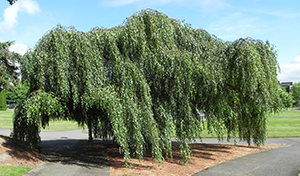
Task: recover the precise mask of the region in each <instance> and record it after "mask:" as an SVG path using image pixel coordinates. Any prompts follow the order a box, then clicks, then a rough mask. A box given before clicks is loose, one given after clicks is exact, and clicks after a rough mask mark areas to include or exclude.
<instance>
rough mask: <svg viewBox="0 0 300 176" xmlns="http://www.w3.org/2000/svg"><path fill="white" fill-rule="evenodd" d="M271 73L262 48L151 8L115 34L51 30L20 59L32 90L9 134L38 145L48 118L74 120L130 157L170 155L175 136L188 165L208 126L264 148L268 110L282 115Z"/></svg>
mask: <svg viewBox="0 0 300 176" xmlns="http://www.w3.org/2000/svg"><path fill="white" fill-rule="evenodd" d="M276 68H277V62H276V52H275V51H274V49H273V47H272V46H271V45H270V44H269V43H268V42H267V43H264V42H261V41H259V40H254V39H250V38H246V39H238V40H236V41H234V42H224V41H222V40H220V39H218V38H217V37H215V36H212V35H210V34H209V33H207V32H206V31H205V30H195V29H193V28H191V26H190V25H188V24H186V23H184V22H182V21H179V20H175V19H170V18H168V17H167V16H166V15H164V14H162V13H159V12H157V11H155V10H150V9H148V10H141V11H139V12H137V13H135V14H134V15H132V16H131V17H130V18H127V19H126V20H125V22H124V23H123V24H122V25H121V26H117V27H115V28H111V29H103V28H94V29H92V30H91V31H89V32H86V33H83V32H79V31H77V30H76V29H75V28H65V27H63V26H57V27H56V28H54V29H53V30H51V31H49V32H48V33H46V34H45V35H44V36H43V37H42V38H41V39H40V41H39V42H38V43H37V45H36V47H35V49H34V50H33V51H31V52H28V53H27V54H26V55H25V59H23V62H22V74H23V75H22V76H23V77H24V79H27V80H28V81H29V82H30V91H29V92H30V94H29V96H28V98H27V99H26V100H25V101H24V102H23V103H22V105H21V106H20V107H19V108H18V110H17V111H16V113H15V117H14V131H13V137H14V138H15V139H19V140H25V141H28V142H29V143H30V144H31V145H35V144H37V143H38V142H39V140H40V138H39V131H40V128H43V127H45V126H46V125H48V122H49V120H53V119H71V120H75V121H77V122H78V124H79V125H82V126H84V125H86V126H87V127H88V129H89V139H90V140H92V139H93V136H101V137H103V138H105V137H107V136H108V135H110V136H113V137H114V140H115V141H116V142H117V143H118V144H119V145H120V149H121V150H120V151H121V152H122V153H123V154H124V159H125V160H126V161H129V160H130V157H131V156H134V157H137V158H139V159H142V158H143V156H144V155H145V153H149V152H150V153H151V154H152V156H153V157H154V158H156V159H157V160H158V161H159V162H160V161H161V160H162V159H163V158H164V157H172V141H171V138H172V137H176V138H177V141H178V142H179V143H180V152H181V154H182V156H183V160H184V161H185V162H188V160H189V158H190V155H191V150H190V147H189V144H190V143H191V142H192V141H193V139H195V138H201V131H202V130H203V129H205V128H207V129H208V130H209V132H211V133H217V134H218V136H219V138H223V136H224V135H225V134H227V138H228V139H230V138H240V139H241V140H246V141H247V142H248V143H249V144H250V143H251V142H252V141H251V140H252V139H253V142H254V143H255V144H257V145H261V144H263V143H264V141H265V136H266V124H265V121H266V117H265V114H266V112H273V111H278V110H279V109H280V106H279V105H280V102H277V99H279V98H278V97H277V94H276V92H277V87H278V86H277V85H276V84H277V80H276ZM200 112H204V113H205V114H206V117H205V118H206V119H207V126H205V123H204V122H203V119H202V117H200V116H199V113H200ZM163 153H164V155H163Z"/></svg>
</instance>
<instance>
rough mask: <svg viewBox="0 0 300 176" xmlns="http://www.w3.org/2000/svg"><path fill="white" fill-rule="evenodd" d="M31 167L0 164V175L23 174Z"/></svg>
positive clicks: (14, 175)
mask: <svg viewBox="0 0 300 176" xmlns="http://www.w3.org/2000/svg"><path fill="white" fill-rule="evenodd" d="M30 169H31V167H20V166H9V165H0V171H1V173H0V176H19V175H22V174H25V173H26V172H28V171H29V170H30Z"/></svg>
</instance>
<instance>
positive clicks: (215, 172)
mask: <svg viewBox="0 0 300 176" xmlns="http://www.w3.org/2000/svg"><path fill="white" fill-rule="evenodd" d="M204 142H205V140H204ZM267 143H278V144H288V145H290V146H288V147H282V148H278V149H274V150H269V151H265V152H260V153H255V154H252V155H247V156H244V157H241V158H237V159H235V160H232V161H229V162H225V163H221V164H218V165H216V166H213V167H210V168H208V169H207V170H204V171H202V172H199V173H197V174H194V176H220V175H222V176H297V175H298V173H299V172H300V138H270V139H267Z"/></svg>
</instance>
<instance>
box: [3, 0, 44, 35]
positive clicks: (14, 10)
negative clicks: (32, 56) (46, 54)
mask: <svg viewBox="0 0 300 176" xmlns="http://www.w3.org/2000/svg"><path fill="white" fill-rule="evenodd" d="M19 12H24V13H27V14H30V15H33V14H36V13H38V12H40V8H39V5H38V3H37V2H35V1H33V0H18V1H17V2H16V3H15V4H14V5H12V6H9V7H7V8H6V9H5V10H4V14H3V17H4V19H3V21H1V22H0V32H2V33H6V34H10V35H12V34H14V27H15V26H16V25H17V24H18V13H19Z"/></svg>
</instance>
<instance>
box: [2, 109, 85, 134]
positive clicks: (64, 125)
mask: <svg viewBox="0 0 300 176" xmlns="http://www.w3.org/2000/svg"><path fill="white" fill-rule="evenodd" d="M13 113H14V111H13V110H11V109H9V110H7V111H0V128H4V129H12V128H13V122H12V117H13ZM78 129H82V127H78V125H77V123H76V122H74V121H63V120H58V121H51V122H50V123H49V126H47V127H46V128H45V129H42V131H44V132H54V131H69V130H78Z"/></svg>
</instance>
